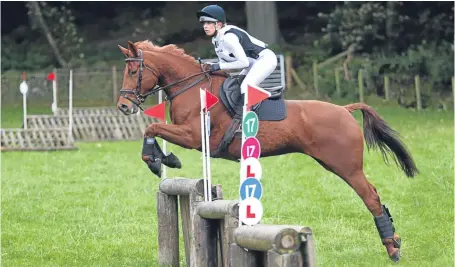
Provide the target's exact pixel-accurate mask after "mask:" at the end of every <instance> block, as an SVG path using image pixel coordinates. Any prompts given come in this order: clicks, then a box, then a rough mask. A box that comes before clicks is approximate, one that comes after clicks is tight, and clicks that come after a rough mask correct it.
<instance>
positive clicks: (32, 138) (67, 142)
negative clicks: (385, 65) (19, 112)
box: [0, 128, 77, 151]
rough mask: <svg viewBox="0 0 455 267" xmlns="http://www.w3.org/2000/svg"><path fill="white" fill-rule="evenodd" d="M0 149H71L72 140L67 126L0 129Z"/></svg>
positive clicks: (72, 145) (73, 147)
mask: <svg viewBox="0 0 455 267" xmlns="http://www.w3.org/2000/svg"><path fill="white" fill-rule="evenodd" d="M0 132H1V142H0V143H1V151H53V150H73V149H77V148H76V147H75V146H74V140H73V139H71V138H70V137H69V134H68V128H48V129H21V128H17V129H16V128H13V129H0Z"/></svg>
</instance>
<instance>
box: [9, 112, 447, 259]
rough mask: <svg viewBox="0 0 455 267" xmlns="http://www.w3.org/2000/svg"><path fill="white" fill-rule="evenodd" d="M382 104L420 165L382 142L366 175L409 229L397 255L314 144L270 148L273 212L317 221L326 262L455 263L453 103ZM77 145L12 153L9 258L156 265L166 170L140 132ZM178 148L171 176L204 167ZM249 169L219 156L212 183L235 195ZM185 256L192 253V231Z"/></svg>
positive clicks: (266, 177)
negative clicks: (152, 158)
mask: <svg viewBox="0 0 455 267" xmlns="http://www.w3.org/2000/svg"><path fill="white" fill-rule="evenodd" d="M376 110H377V111H378V112H379V113H380V114H381V115H382V116H383V118H385V119H386V120H387V121H388V122H389V123H390V125H391V126H392V127H393V128H394V129H396V130H398V131H399V132H400V133H401V135H402V140H403V141H404V142H405V143H406V145H407V146H408V147H409V149H410V151H411V152H412V154H413V156H414V159H415V161H416V164H417V166H418V167H419V169H420V171H421V174H420V175H419V176H417V177H416V178H414V179H410V178H406V177H405V176H404V174H403V173H402V172H400V171H399V170H398V169H397V168H396V167H395V166H394V165H391V166H387V165H386V164H385V163H384V162H383V160H382V158H381V156H380V153H379V152H378V151H370V152H365V162H364V169H365V172H366V174H367V177H368V179H369V181H370V182H371V183H372V184H373V185H375V186H376V188H377V190H378V193H379V195H380V197H381V200H382V202H383V203H384V204H386V205H387V206H388V207H389V209H390V211H391V213H392V215H393V217H394V220H395V223H394V225H395V227H396V229H397V232H398V233H399V234H400V235H401V237H402V239H403V243H402V259H401V261H400V262H399V263H398V264H393V263H392V262H391V261H390V260H389V259H388V257H387V254H386V251H385V249H384V247H383V246H382V244H381V242H380V239H379V236H378V233H377V231H376V228H375V226H374V222H373V218H372V216H371V215H370V214H369V212H368V211H367V209H366V207H365V206H364V204H363V202H362V201H361V200H360V198H359V197H358V196H357V195H356V194H355V193H354V191H353V190H352V189H351V188H350V187H349V186H348V185H347V184H346V183H344V182H343V181H342V180H341V179H339V178H338V177H336V176H335V175H333V174H331V173H329V172H327V171H325V170H324V169H323V168H322V167H320V166H319V165H318V164H317V163H316V162H315V161H313V160H312V159H311V158H309V157H307V156H305V155H300V154H289V155H283V156H278V157H274V158H264V159H261V164H262V166H263V179H262V183H263V188H264V195H263V198H262V200H261V201H262V204H263V206H264V216H263V220H262V223H267V224H268V223H274V224H295V225H304V226H310V227H311V228H312V229H313V231H314V236H315V241H316V257H317V258H316V259H317V262H318V266H329V267H331V266H367V267H373V266H419V267H421V266H431V267H433V266H441V267H445V266H453V261H454V239H453V237H454V231H453V226H454V223H453V215H454V214H453V211H454V207H453V202H454V199H453V196H454V191H453V188H454V184H453V180H454V179H453V174H454V166H453V162H454V161H453V160H454V159H453V154H454V151H453V148H454V142H453V134H454V132H453V128H454V127H453V114H452V113H448V112H435V111H434V112H421V113H418V112H414V111H407V110H403V109H395V108H376ZM5 114H6V117H5ZM14 114H19V115H18V116H17V115H14ZM11 116H12V117H11ZM14 116H16V117H18V119H19V123H18V125H15V124H17V121H16V119H12V118H13V117H14ZM20 116H21V113H20V112H19V113H17V112H12V111H8V110H4V112H3V116H2V122H4V123H5V125H8V126H7V127H12V126H20V118H21V117H20ZM355 116H356V118H360V116H361V115H360V112H356V114H355ZM5 125H3V127H5ZM9 125H12V126H9ZM77 146H78V147H79V150H78V151H66V152H65V151H60V152H48V153H43V152H25V153H24V152H8V153H2V167H1V171H2V189H1V193H2V241H1V244H2V263H3V266H156V265H157V264H156V262H157V232H156V231H157V218H156V207H155V204H156V203H155V198H156V191H157V189H158V183H159V179H157V178H156V177H154V176H153V175H152V174H151V173H150V171H149V170H148V168H147V167H146V166H145V164H144V163H142V161H141V160H140V152H141V142H140V141H137V142H102V143H78V144H77ZM168 147H169V149H170V150H171V151H173V152H174V153H175V154H176V155H178V156H179V157H180V159H181V160H182V163H183V168H182V169H180V170H170V169H168V175H169V176H170V177H175V176H184V177H192V178H197V177H201V168H202V163H201V154H200V153H199V152H197V151H190V150H184V149H182V148H180V147H177V146H174V145H170V144H169V145H168ZM238 168H239V165H238V164H235V163H232V162H227V161H223V160H219V159H212V176H213V178H212V180H213V183H220V184H222V185H223V191H224V195H225V198H226V199H237V198H238V186H239V185H238V183H239V174H238ZM180 255H181V261H182V263H183V262H184V253H183V243H182V240H181V251H180Z"/></svg>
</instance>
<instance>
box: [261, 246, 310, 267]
mask: <svg viewBox="0 0 455 267" xmlns="http://www.w3.org/2000/svg"><path fill="white" fill-rule="evenodd" d="M266 266H267V267H299V266H305V265H303V258H302V253H300V252H294V253H291V254H283V255H281V254H279V253H277V252H275V251H273V250H269V251H267V265H266Z"/></svg>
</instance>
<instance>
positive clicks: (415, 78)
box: [414, 75, 422, 111]
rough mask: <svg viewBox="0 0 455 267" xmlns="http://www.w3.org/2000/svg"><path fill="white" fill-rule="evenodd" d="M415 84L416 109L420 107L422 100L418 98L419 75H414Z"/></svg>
mask: <svg viewBox="0 0 455 267" xmlns="http://www.w3.org/2000/svg"><path fill="white" fill-rule="evenodd" d="M414 81H415V86H416V100H417V110H418V111H420V110H421V109H422V100H421V99H420V76H419V75H416V76H414Z"/></svg>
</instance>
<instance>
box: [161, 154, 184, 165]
mask: <svg viewBox="0 0 455 267" xmlns="http://www.w3.org/2000/svg"><path fill="white" fill-rule="evenodd" d="M163 164H164V165H166V166H168V167H169V168H177V169H180V168H182V163H181V162H180V160H179V158H177V157H176V156H175V155H174V153H172V152H171V153H170V154H169V155H167V156H165V157H164V158H163Z"/></svg>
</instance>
